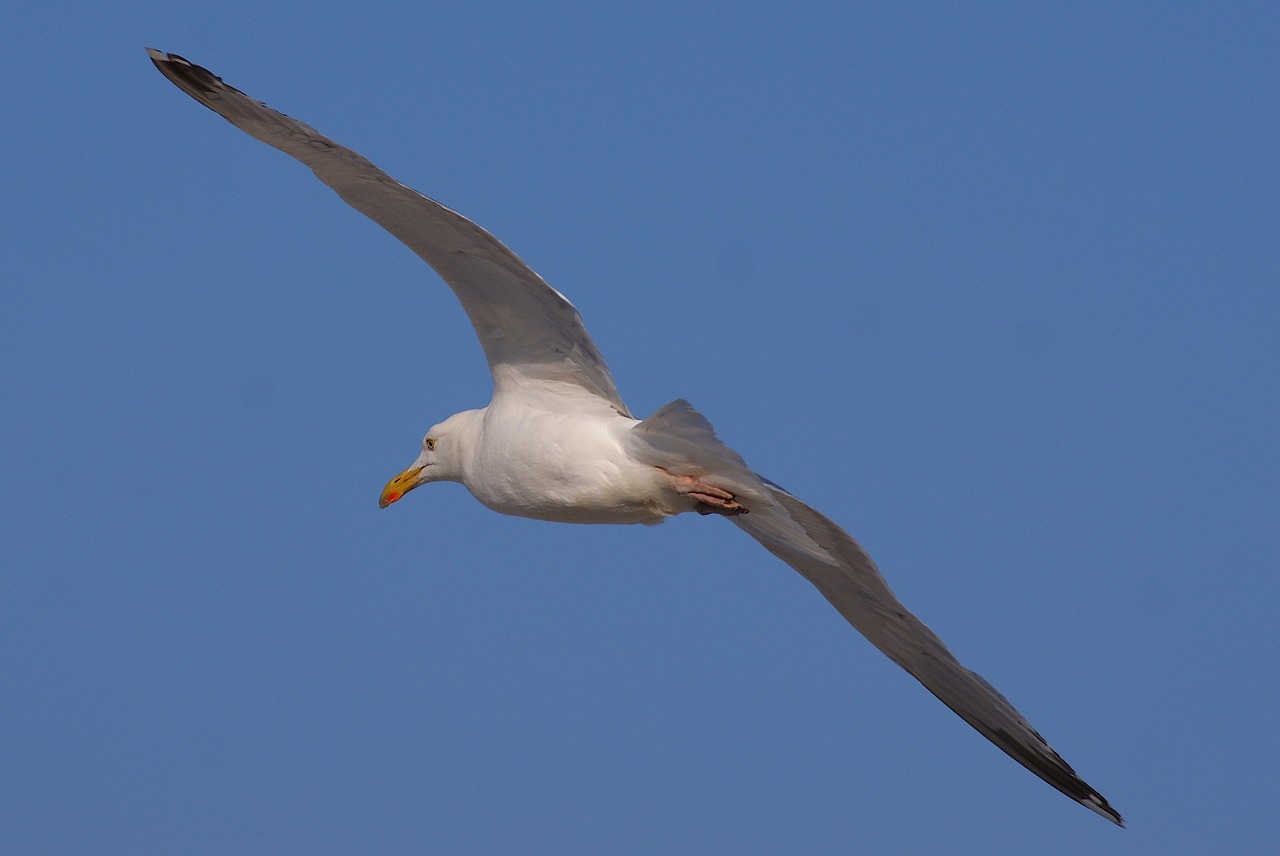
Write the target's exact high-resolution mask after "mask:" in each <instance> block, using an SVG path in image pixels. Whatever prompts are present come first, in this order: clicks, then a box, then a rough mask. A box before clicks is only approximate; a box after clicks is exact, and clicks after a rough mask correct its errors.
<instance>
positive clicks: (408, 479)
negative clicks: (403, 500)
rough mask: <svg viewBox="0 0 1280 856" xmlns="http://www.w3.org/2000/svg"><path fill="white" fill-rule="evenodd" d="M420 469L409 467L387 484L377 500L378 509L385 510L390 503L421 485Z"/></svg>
mask: <svg viewBox="0 0 1280 856" xmlns="http://www.w3.org/2000/svg"><path fill="white" fill-rule="evenodd" d="M422 469H423V468H422V467H409V469H407V470H405V471H404V472H402V473H400V474H399V475H398V476H396V477H395V478H393V479H392V480H391V481H389V482H387V486H386V487H384V488H383V489H382V496H381V497H380V498H379V499H378V507H379V508H386V507H387V506H388V505H390V504H391V503H393V502H395V501H396V500H398V499H399V498H400V497H402V496H404V495H405V494H406V493H408V492H409V491H411V490H413V489H414V488H415V487H417V486H418V485H420V484H422Z"/></svg>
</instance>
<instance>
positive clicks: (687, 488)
mask: <svg viewBox="0 0 1280 856" xmlns="http://www.w3.org/2000/svg"><path fill="white" fill-rule="evenodd" d="M671 478H672V479H673V480H674V482H675V489H676V492H677V493H679V494H680V495H681V496H687V497H689V498H690V499H696V500H697V501H698V503H699V504H698V507H697V509H695V510H696V511H697V512H698V513H699V514H724V515H726V516H733V515H735V514H746V513H747V509H745V508H743V507H742V505H741V504H739V502H738V501H737V499H735V498H734V496H733V494H731V493H729V491H727V490H722V489H721V488H718V487H716V486H715V485H710V484H707V483H706V482H700V481H698V480H697V479H695V478H694V477H693V476H672V477H671Z"/></svg>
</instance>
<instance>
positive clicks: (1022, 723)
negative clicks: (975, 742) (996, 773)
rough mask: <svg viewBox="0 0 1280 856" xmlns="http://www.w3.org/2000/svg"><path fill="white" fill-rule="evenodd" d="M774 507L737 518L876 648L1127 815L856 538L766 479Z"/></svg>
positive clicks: (1025, 757) (971, 718) (1025, 752)
mask: <svg viewBox="0 0 1280 856" xmlns="http://www.w3.org/2000/svg"><path fill="white" fill-rule="evenodd" d="M766 484H767V485H768V488H769V490H770V492H771V493H772V496H773V499H774V505H773V506H771V507H768V508H763V509H760V510H758V511H757V510H756V509H754V508H753V509H752V512H751V513H750V514H744V515H740V516H738V517H732V518H730V519H731V520H732V521H733V523H734V524H735V525H736V526H737V527H738V528H739V529H741V530H743V531H744V532H746V533H747V534H748V535H750V536H751V537H752V538H755V539H756V540H757V541H759V542H760V543H761V544H762V545H764V547H765V549H767V550H768V551H769V552H771V553H773V554H774V555H775V556H777V557H778V558H780V559H782V561H784V562H786V563H787V564H788V565H790V566H791V567H793V568H795V569H796V570H797V571H799V572H800V575H801V576H803V577H804V578H805V579H807V580H808V581H809V582H811V583H813V585H814V586H815V587H817V589H818V591H820V592H821V593H822V595H823V597H825V598H826V599H827V600H828V601H830V602H831V605H832V606H834V607H835V608H836V609H837V610H838V611H839V612H840V614H841V615H843V616H844V618H845V620H847V621H848V622H849V623H850V624H852V625H853V626H854V628H856V629H857V630H858V632H859V633H861V634H862V635H863V636H865V637H867V639H868V640H870V642H871V644H873V645H875V646H876V647H877V648H879V649H880V651H881V652H883V653H884V654H885V655H886V656H888V657H889V659H891V660H893V661H894V662H895V663H897V664H898V665H899V666H901V667H902V668H904V669H906V670H907V671H908V672H910V673H911V675H912V676H913V677H915V678H916V680H918V681H920V683H922V684H924V687H925V689H927V690H929V692H931V693H933V694H934V695H935V696H937V697H938V698H939V699H940V700H941V701H942V703H943V704H945V705H946V706H947V707H949V708H951V709H952V710H953V711H955V712H956V713H957V714H959V716H960V718H961V719H963V720H964V721H965V722H967V723H969V724H970V725H971V726H973V727H974V728H975V729H977V731H978V732H979V733H981V734H982V735H983V736H984V737H986V738H987V739H988V740H990V741H991V742H992V743H994V744H996V745H997V746H999V747H1000V748H1001V749H1003V750H1004V751H1005V752H1006V753H1008V754H1009V756H1010V757H1012V758H1013V759H1014V760H1015V761H1017V762H1018V763H1019V764H1021V765H1022V766H1024V767H1026V768H1027V769H1028V770H1030V771H1031V772H1033V773H1035V774H1036V775H1037V776H1039V777H1040V778H1042V779H1044V780H1045V781H1046V782H1048V783H1049V784H1050V785H1052V786H1053V787H1055V788H1057V789H1058V790H1059V791H1061V792H1062V793H1064V794H1066V795H1067V796H1069V797H1071V798H1072V799H1073V800H1076V801H1077V802H1079V803H1080V804H1082V805H1084V806H1085V807H1086V808H1089V809H1091V810H1093V811H1095V812H1097V813H1098V814H1100V815H1102V816H1103V817H1105V818H1107V819H1108V820H1110V821H1112V822H1113V823H1116V824H1119V825H1121V826H1123V825H1124V822H1123V821H1122V820H1121V817H1120V814H1119V813H1118V812H1117V811H1116V810H1115V809H1113V808H1111V806H1110V805H1109V804H1108V803H1107V801H1106V799H1105V798H1104V797H1103V796H1102V795H1101V794H1099V793H1098V792H1097V791H1095V790H1094V789H1093V788H1091V787H1090V786H1089V785H1088V784H1086V783H1085V782H1084V781H1083V780H1082V779H1081V778H1080V777H1079V776H1078V775H1076V772H1075V770H1073V769H1071V766H1070V765H1069V764H1067V762H1066V761H1064V760H1062V758H1061V757H1060V756H1059V755H1058V753H1057V752H1055V751H1054V750H1053V748H1052V747H1051V746H1049V744H1048V743H1047V742H1045V739H1044V738H1043V737H1041V736H1040V735H1039V734H1038V733H1037V732H1036V730H1035V729H1034V728H1032V727H1031V725H1030V723H1028V722H1027V720H1026V719H1024V718H1023V716H1022V714H1020V713H1018V711H1017V710H1015V709H1014V707H1013V705H1011V704H1010V703H1009V702H1008V701H1007V700H1006V699H1005V697H1004V696H1002V695H1000V693H998V692H996V690H995V689H994V688H993V687H992V686H991V685H990V684H988V683H987V682H986V681H985V680H983V678H982V677H981V676H980V675H978V674H977V673H975V672H971V671H969V670H968V669H966V668H965V667H964V666H962V665H961V664H960V661H958V660H957V659H956V658H955V657H954V656H952V654H951V652H950V651H948V650H947V647H946V646H945V645H944V644H942V640H941V639H939V638H938V637H937V635H935V634H934V632H933V631H932V630H930V629H929V628H928V627H926V626H925V625H924V624H923V623H922V622H921V621H920V620H919V619H917V618H916V617H915V616H914V615H912V614H911V613H910V612H909V611H908V610H907V608H906V607H905V606H903V605H902V604H901V603H900V602H899V601H898V599H897V598H896V597H895V596H894V594H893V592H892V591H890V589H889V586H888V584H887V583H886V582H885V581H884V577H882V576H881V575H880V571H879V570H878V569H877V568H876V565H875V562H873V561H872V560H871V557H870V556H868V555H867V553H866V551H864V550H863V549H862V547H860V546H859V545H858V543H857V542H856V541H854V540H853V538H851V537H850V536H849V535H848V533H846V532H845V531H844V530H843V529H841V528H840V527H839V526H837V525H836V524H834V523H832V522H831V521H830V520H828V519H827V518H826V517H824V516H823V515H821V514H819V513H818V512H817V511H814V510H813V509H812V508H810V507H809V506H808V505H806V504H805V503H803V502H801V501H800V500H798V499H796V498H795V497H794V496H792V495H791V494H790V493H788V492H787V491H785V490H783V489H782V488H781V487H779V486H778V485H776V484H774V483H772V482H769V481H767V480H766ZM777 515H785V516H787V517H788V518H789V519H790V520H791V521H793V522H794V523H795V524H797V525H798V526H799V527H800V528H801V529H803V530H804V532H805V533H806V535H807V537H808V539H809V540H810V541H811V542H816V543H817V544H819V545H820V546H821V548H822V549H823V550H824V551H825V552H826V553H827V554H828V555H829V556H830V557H831V559H832V561H820V560H818V559H816V558H815V557H814V556H813V555H812V551H811V550H809V549H808V548H807V545H806V544H804V543H794V542H792V541H790V540H789V539H788V538H787V537H785V535H784V536H783V537H779V534H778V533H779V532H785V531H786V529H784V528H783V527H781V526H778V525H777V524H776V521H773V520H772V519H771V518H773V517H775V516H777Z"/></svg>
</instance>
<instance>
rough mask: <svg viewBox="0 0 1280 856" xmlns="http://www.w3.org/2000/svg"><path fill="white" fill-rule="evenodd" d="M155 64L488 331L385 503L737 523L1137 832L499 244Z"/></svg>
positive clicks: (1090, 804)
mask: <svg viewBox="0 0 1280 856" xmlns="http://www.w3.org/2000/svg"><path fill="white" fill-rule="evenodd" d="M147 53H148V55H149V56H150V57H151V61H152V62H153V63H155V66H156V68H157V69H159V70H160V73H161V74H163V75H164V76H165V77H167V78H169V80H170V81H172V82H173V83H174V84H175V85H176V86H177V87H178V88H179V89H181V90H182V91H183V92H185V93H187V94H188V95H190V96H191V97H192V98H194V99H195V100H196V101H199V102H200V103H201V104H203V105H204V106H205V107H208V108H209V109H210V110H212V111H214V112H215V113H217V114H218V115H219V116H221V117H222V118H224V119H226V120H227V121H228V122H230V123H231V124H232V125H235V126H236V127H237V128H239V129H240V130H241V131H244V132H245V133H246V134H248V135H249V136H251V137H253V138H255V139H257V140H260V141H262V142H264V143H266V144H267V145H269V146H271V147H273V148H276V149H279V150H280V151H282V152H284V153H285V154H287V155H289V156H290V157H292V158H294V159H296V160H298V161H301V162H302V163H303V164H304V165H306V166H308V167H310V168H311V170H312V171H313V172H314V173H315V174H316V177H317V178H319V179H320V180H321V181H322V182H324V183H325V184H327V185H328V186H329V187H331V188H332V189H333V190H334V191H335V192H336V193H337V194H338V195H339V196H340V197H342V199H343V200H344V201H345V202H346V203H347V204H349V205H350V206H351V207H353V208H355V209H356V210H357V211H359V212H360V213H362V214H364V215H365V216H366V217H368V218H370V219H371V220H373V221H374V222H375V223H377V224H378V225H380V226H382V227H383V228H384V229H386V230H387V231H388V232H390V233H391V234H392V235H394V236H395V237H396V238H397V239H399V240H400V241H401V242H403V243H404V244H405V246H407V247H408V248H409V249H410V250H412V251H413V252H414V253H416V254H417V255H418V256H419V257H421V258H422V260H423V261H425V262H426V263H427V264H428V265H430V266H431V267H432V268H433V269H435V271H436V273H437V274H439V275H440V278H441V279H443V280H444V281H445V284H446V285H448V286H449V288H451V289H452V290H453V293H454V295H455V296H456V297H457V298H458V300H459V301H460V302H461V303H462V307H463V309H464V310H465V311H466V314H467V317H468V318H469V319H470V321H471V324H472V326H473V327H474V328H475V332H476V336H477V337H478V338H479V339H480V345H481V347H482V348H483V349H484V354H485V358H486V360H487V361H488V363H489V371H490V373H491V374H492V376H493V397H492V400H491V401H490V402H489V405H488V406H487V407H483V408H480V409H478V410H464V411H462V412H461V413H455V414H454V415H453V416H450V417H449V418H448V419H445V420H444V421H443V422H440V423H438V424H436V425H433V426H432V427H431V429H430V430H428V431H427V433H426V436H425V437H424V438H423V439H422V444H421V450H420V451H419V453H418V456H417V458H416V459H415V460H414V461H413V463H412V464H410V465H409V466H408V467H406V468H405V469H404V470H403V471H402V472H401V473H399V474H398V475H397V476H395V477H394V478H392V479H391V481H390V482H388V483H387V486H386V487H385V488H384V489H383V491H382V495H381V498H380V499H379V505H380V506H381V507H383V508H386V507H387V506H388V505H390V504H391V503H394V502H398V501H399V500H400V499H401V498H403V497H404V496H405V494H407V493H409V491H411V490H413V489H414V488H417V487H419V486H421V485H424V484H427V483H428V482H434V481H452V482H461V483H462V484H463V485H464V486H465V487H466V488H467V490H468V491H470V493H471V495H472V496H474V497H475V498H476V499H477V500H479V501H480V502H481V503H482V504H484V505H485V506H487V507H489V508H491V509H493V510H494V511H497V512H500V513H502V514H512V515H516V516H519V517H531V518H535V519H538V520H549V521H556V522H563V523H641V524H654V523H660V522H661V521H663V520H665V519H666V518H668V517H672V516H674V515H677V514H683V513H686V512H697V513H698V514H703V515H716V516H723V517H725V518H727V519H728V520H730V521H731V522H732V523H733V524H735V525H736V526H737V527H738V528H739V529H741V530H742V531H743V532H746V533H747V534H748V535H750V536H751V537H752V538H754V539H755V540H756V541H758V542H760V544H761V545H762V546H763V547H764V548H765V549H766V550H768V551H769V552H770V553H773V554H774V555H775V556H777V557H778V558H779V559H781V560H782V561H783V562H785V563H787V564H788V565H790V566H791V567H792V568H794V569H795V570H796V571H798V572H799V573H800V575H801V576H803V577H804V578H805V579H807V580H808V581H809V582H810V583H812V584H813V585H814V586H815V587H816V588H817V589H818V591H819V592H821V593H822V595H823V597H825V598H826V599H827V600H828V601H830V603H831V605H832V606H834V607H835V608H836V609H837V610H838V611H839V612H840V614H841V615H842V616H844V618H845V619H846V620H847V621H848V622H849V623H850V624H851V625H853V627H854V628H855V629H856V630H858V632H860V633H861V634H862V635H863V636H865V637H866V638H867V639H868V640H869V641H870V642H871V644H872V645H874V646H876V648H878V649H880V651H881V652H882V653H884V654H885V656H887V657H888V658H889V659H890V660H892V661H893V662H895V663H897V664H898V665H899V666H901V667H902V668H903V669H905V670H906V671H907V672H908V673H910V674H911V675H912V676H913V677H914V678H915V679H916V680H918V681H919V682H920V683H921V684H923V685H924V687H925V689H927V690H929V692H931V693H933V694H934V695H935V696H937V697H938V699H940V700H941V701H942V703H943V704H945V705H946V706H947V707H949V708H951V710H953V711H954V712H955V713H957V714H958V715H959V716H960V718H961V719H963V720H964V721H965V722H967V723H969V725H971V726H973V728H974V729H976V730H977V731H978V732H979V733H980V734H982V735H983V736H984V737H986V738H987V739H988V740H990V741H991V742H992V743H994V744H995V745H996V746H998V747H1000V749H1002V750H1004V751H1005V752H1006V753H1008V755H1009V756H1010V757H1012V758H1013V759H1014V760H1015V761H1017V762H1018V763H1019V764H1021V765H1022V766H1024V767H1026V768H1027V769H1028V770H1030V771H1031V772H1032V773H1035V774H1036V775H1037V776H1039V777H1040V778H1041V779H1043V780H1044V781H1046V782H1048V783H1049V784H1050V785H1052V786H1053V787H1054V788H1057V789H1058V790H1059V791H1061V792H1062V793H1064V794H1066V795H1067V796H1068V797H1070V798H1071V799H1073V800H1075V801H1076V802H1078V803H1080V804H1081V805H1083V806H1085V807H1086V808H1088V809H1090V810H1092V811H1094V812H1096V813H1098V814H1100V815H1102V816H1103V817H1105V818H1107V819H1108V820H1110V821H1112V822H1113V823H1115V824H1117V825H1119V826H1124V821H1123V820H1122V818H1121V817H1120V814H1119V812H1117V811H1116V810H1115V809H1113V808H1112V807H1111V806H1110V805H1109V804H1108V803H1107V800H1106V799H1105V798H1104V797H1103V796H1102V795H1101V794H1099V793H1098V792H1097V791H1095V790H1094V789H1093V788H1091V787H1090V786H1089V785H1088V784H1086V783H1085V782H1084V781H1083V780H1082V779H1081V778H1080V777H1079V776H1078V775H1077V774H1076V772H1075V770H1073V769H1071V767H1070V765H1068V764H1067V762H1066V761H1064V760H1062V758H1061V757H1060V756H1059V755H1058V753H1057V752H1055V751H1054V750H1053V748H1052V747H1050V746H1049V744H1048V743H1047V742H1045V740H1044V738H1043V737H1041V736H1040V735H1039V734H1038V733H1037V732H1036V730H1035V729H1034V728H1032V727H1031V725H1030V723H1028V722H1027V720H1026V719H1025V718H1023V716H1022V714H1020V713H1018V711H1017V710H1015V709H1014V707H1013V705H1011V704H1010V703H1009V702H1008V701H1007V700H1006V699H1005V698H1004V696H1002V695H1001V694H1000V693H998V692H997V691H996V690H995V689H994V688H993V687H992V686H991V685H990V684H988V683H987V682H986V681H985V680H983V679H982V677H981V676H979V675H978V674H976V673H975V672H971V671H969V670H968V669H966V668H965V667H964V666H963V665H961V664H960V661H959V660H957V659H956V658H955V657H954V656H953V655H952V654H951V652H950V651H948V650H947V647H946V646H945V645H944V644H943V643H942V640H941V639H939V638H938V637H937V636H936V635H935V634H934V633H933V631H932V630H930V629H929V628H928V627H926V626H925V625H924V624H923V623H922V622H921V621H920V620H919V619H918V618H916V617H915V616H914V615H912V614H911V612H909V611H908V610H907V608H906V607H905V606H903V605H902V604H901V603H900V602H899V601H898V599H897V598H896V597H895V596H894V594H893V592H892V591H890V589H889V586H888V584H887V583H886V582H885V580H884V577H882V576H881V575H880V571H879V570H878V569H877V567H876V565H875V562H873V561H872V560H871V557H870V556H868V555H867V554H866V552H865V551H864V550H863V549H862V547H860V546H859V545H858V543H857V542H856V541H854V540H853V538H851V537H850V536H849V535H848V534H847V533H846V532H845V531H844V530H843V529H841V528H840V527H839V526H837V525H836V524H835V523H833V522H831V521H830V520H828V519H827V518H826V517H824V516H823V515H821V514H819V513H818V512H817V511H815V510H814V509H812V508H810V507H809V506H808V505H806V504H805V503H804V502H801V501H800V500H799V499H797V498H796V497H795V496H793V495H792V494H791V493H789V492H788V491H786V490H784V489H783V488H781V487H780V486H778V485H777V484H775V483H774V482H772V481H769V480H768V479H766V478H764V477H763V476H760V475H758V474H757V473H755V472H753V471H752V470H751V469H750V467H748V466H747V464H746V462H745V461H744V460H743V459H742V457H741V456H740V455H738V453H737V452H734V451H733V450H732V449H730V448H728V447H727V446H725V445H724V444H723V443H722V442H721V441H720V440H719V438H718V437H717V436H716V433H715V431H714V430H713V429H712V427H711V424H710V423H709V422H708V421H707V420H706V419H705V418H704V417H703V416H702V415H701V414H700V413H698V412H697V411H696V410H694V409H693V407H692V406H690V405H689V403H688V402H686V401H684V400H676V401H673V402H672V403H670V404H668V405H666V406H664V407H661V408H659V409H658V410H657V411H656V412H655V413H653V414H652V415H650V416H649V417H648V418H645V419H637V418H636V417H635V416H633V415H632V414H631V411H630V410H628V409H627V406H626V404H624V403H623V401H622V398H621V396H619V394H618V390H617V388H616V387H615V386H614V383H613V377H612V375H610V373H609V368H608V366H606V365H605V362H604V358H603V357H601V355H600V351H599V350H598V349H597V348H596V345H595V343H594V342H593V341H592V339H591V336H589V335H588V334H587V331H586V328H585V327H584V326H583V324H582V319H581V317H580V316H579V315H578V312H577V310H575V309H574V308H573V305H572V304H571V303H570V302H569V301H568V300H567V299H566V298H565V297H564V295H562V294H560V292H558V291H556V290H555V289H554V288H552V287H551V286H550V285H548V284H547V283H546V282H545V281H544V280H543V279H542V278H541V277H540V276H538V275H537V274H536V273H534V272H533V270H531V269H530V268H529V266H528V265H526V264H525V263H524V262H523V261H521V260H520V258H519V257H517V256H516V254H515V253H513V252H512V251H511V250H509V249H507V247H506V246H505V245H504V244H502V243H501V242H500V241H498V239H497V238H495V237H493V236H492V235H490V234H489V233H488V232H486V231H485V230H484V229H482V228H481V227H480V226H477V225H476V224H475V223H472V222H471V221H470V220H468V219H466V218H465V217H463V216H462V215H460V214H458V213H457V212H455V211H452V210H450V209H448V208H446V207H444V206H443V205H441V204H440V203H438V202H436V201H434V200H432V199H428V198H427V197H426V196H423V195H422V194H420V193H418V192H417V191H415V190H412V189H410V188H408V187H406V186H405V185H403V184H401V183H399V182H398V181H396V180H395V179H393V178H391V177H390V176H389V175H387V174H386V173H385V172H383V171H382V170H380V169H378V167H376V166H374V165H373V164H372V163H370V162H369V161H368V160H366V159H365V158H364V157H362V156H361V155H359V154H357V153H356V152H354V151H352V150H351V149H348V148H345V147H343V146H341V145H339V144H338V143H335V142H334V141H333V140H330V139H328V138H327V137H324V136H322V135H321V134H319V133H318V132H316V131H315V130H314V129H313V128H311V127H309V126H307V125H304V124H303V123H302V122H299V121H297V120H296V119H291V118H289V117H288V116H286V115H284V114H283V113H279V112H277V111H275V110H273V109H271V108H270V107H267V106H266V105H265V104H262V103H260V102H258V101H255V100H254V99H252V98H250V97H249V96H247V95H245V94H244V93H243V92H240V91H239V90H238V89H234V88H233V87H231V86H228V85H227V84H225V83H223V82H222V79H221V78H219V77H216V76H215V75H214V74H212V73H211V72H209V71H208V70H207V69H204V68H201V67H200V66H198V65H195V64H194V63H192V62H189V61H187V60H185V59H183V58H182V57H180V56H177V55H176V54H168V53H164V52H162V51H157V50H153V49H151V48H148V49H147Z"/></svg>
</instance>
